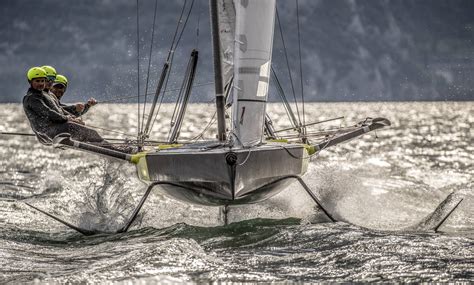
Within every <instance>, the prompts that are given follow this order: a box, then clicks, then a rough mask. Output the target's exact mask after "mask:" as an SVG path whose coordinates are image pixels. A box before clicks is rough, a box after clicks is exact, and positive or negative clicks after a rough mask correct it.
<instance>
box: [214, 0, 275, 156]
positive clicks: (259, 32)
mask: <svg viewBox="0 0 474 285" xmlns="http://www.w3.org/2000/svg"><path fill="white" fill-rule="evenodd" d="M274 21H275V0H234V1H231V0H222V1H220V3H219V33H220V38H221V59H222V61H221V62H222V69H223V74H222V76H223V82H224V85H225V86H227V87H228V86H229V84H230V83H231V82H232V81H233V87H234V88H233V90H232V92H233V100H234V101H233V110H232V129H233V133H234V136H235V138H236V143H237V144H239V145H242V146H244V147H246V146H252V145H255V144H258V143H260V142H261V140H262V137H263V125H264V117H265V103H266V102H267V97H268V87H269V79H270V78H269V76H270V68H271V58H272V46H273V27H274Z"/></svg>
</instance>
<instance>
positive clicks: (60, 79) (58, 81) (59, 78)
mask: <svg viewBox="0 0 474 285" xmlns="http://www.w3.org/2000/svg"><path fill="white" fill-rule="evenodd" d="M53 84H62V85H64V86H65V87H67V78H66V76H64V75H61V74H58V75H56V79H55V80H54V83H53Z"/></svg>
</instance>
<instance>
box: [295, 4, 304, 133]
mask: <svg viewBox="0 0 474 285" xmlns="http://www.w3.org/2000/svg"><path fill="white" fill-rule="evenodd" d="M296 23H297V26H298V56H299V59H300V84H301V103H302V109H303V110H302V112H303V126H304V125H306V118H305V111H304V89H303V65H302V63H301V35H300V13H299V5H298V0H296ZM305 133H306V127H303V135H305Z"/></svg>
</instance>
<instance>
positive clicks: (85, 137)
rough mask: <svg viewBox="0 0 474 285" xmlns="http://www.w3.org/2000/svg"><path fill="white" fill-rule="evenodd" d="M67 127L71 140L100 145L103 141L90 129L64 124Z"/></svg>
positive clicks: (73, 124)
mask: <svg viewBox="0 0 474 285" xmlns="http://www.w3.org/2000/svg"><path fill="white" fill-rule="evenodd" d="M66 124H68V125H69V131H70V134H71V138H72V139H73V140H78V141H83V142H93V143H102V142H104V139H103V138H102V137H101V136H100V135H99V133H98V132H97V131H95V130H93V129H91V128H88V127H86V126H83V125H79V124H75V123H66Z"/></svg>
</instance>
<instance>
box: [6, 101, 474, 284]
mask: <svg viewBox="0 0 474 285" xmlns="http://www.w3.org/2000/svg"><path fill="white" fill-rule="evenodd" d="M0 107H1V111H0V131H2V132H30V129H29V125H28V123H27V121H26V117H25V116H24V114H23V110H22V108H21V105H19V104H3V105H1V106H0ZM136 110H137V108H136V105H127V104H123V105H102V106H101V105H98V106H96V107H94V108H93V109H92V110H91V111H90V112H89V113H88V114H87V115H85V116H84V120H85V121H86V123H87V124H88V125H91V126H94V127H100V128H102V129H101V130H99V132H100V133H101V134H103V135H104V136H106V137H111V138H119V137H124V136H125V134H120V133H114V132H108V131H106V130H115V131H119V132H122V133H126V134H130V135H131V137H132V138H133V136H134V135H136V133H137V128H136V125H137V115H136ZM268 111H269V113H270V114H271V117H272V119H273V121H274V124H275V125H276V126H277V128H284V127H288V126H289V122H288V119H287V118H286V116H285V111H284V109H283V108H282V107H281V106H279V105H276V104H270V105H269V107H268ZM172 112H173V106H171V105H165V106H163V108H162V110H161V113H160V114H161V115H160V117H159V118H158V122H157V123H156V124H155V125H154V131H153V133H152V134H153V137H154V138H157V139H160V138H166V135H167V132H168V130H169V117H170V115H171V113H172ZM213 112H214V108H213V106H212V105H208V104H191V105H190V106H189V112H188V115H187V117H186V118H185V123H184V125H183V131H182V137H183V138H185V139H186V138H192V137H194V136H196V135H197V134H199V133H201V132H202V131H203V130H204V128H205V127H206V125H207V123H208V122H209V120H210V118H211V116H212V114H213ZM473 114H474V103H473V102H462V103H456V102H451V103H446V102H436V103H318V104H315V103H312V104H307V106H306V121H307V122H312V121H319V120H323V119H328V118H331V117H337V116H345V119H344V120H343V121H336V122H331V123H328V124H326V125H324V126H326V127H335V126H340V125H350V124H353V123H356V122H358V121H361V120H363V119H364V118H365V117H367V116H370V117H378V116H383V117H386V118H388V119H390V120H391V121H392V126H391V127H389V128H386V129H382V130H379V131H377V133H376V134H375V133H370V134H367V135H365V136H363V137H360V138H357V139H355V140H352V141H350V142H348V143H345V144H343V145H339V146H336V147H333V148H330V149H327V150H325V151H323V152H321V153H320V154H319V155H318V156H316V157H314V158H313V159H312V161H311V163H310V166H309V171H308V173H307V174H306V175H305V176H304V177H303V178H304V180H305V181H306V182H307V183H308V185H309V186H310V187H311V188H312V189H313V191H314V192H315V193H317V195H318V197H320V199H321V200H322V201H323V203H324V204H325V205H326V206H327V208H328V210H329V211H330V212H331V213H333V215H334V216H336V217H337V218H338V220H341V221H343V222H337V223H321V222H323V221H324V220H325V219H324V217H323V216H322V214H321V212H320V211H318V209H317V208H316V207H315V205H314V203H313V202H312V200H311V199H310V198H309V197H308V196H307V194H306V193H305V192H304V191H303V190H302V189H301V188H300V186H298V185H297V184H293V185H291V186H290V187H288V189H287V190H285V191H284V192H282V193H280V194H278V195H277V196H275V197H273V198H271V199H269V200H267V201H265V202H262V203H260V204H255V205H248V206H239V207H234V208H231V209H230V214H229V219H230V222H231V224H229V225H227V226H223V222H222V217H221V214H220V211H219V208H215V207H203V206H202V207H201V206H196V205H190V204H185V203H182V202H179V201H176V200H174V199H172V198H169V197H166V196H164V195H162V194H161V193H160V192H159V190H156V191H154V192H153V194H152V195H151V196H150V199H149V200H148V201H147V203H146V204H145V206H144V208H143V211H142V214H141V215H140V217H139V223H137V224H136V225H134V226H133V227H132V228H131V230H130V231H129V232H128V233H123V234H101V235H96V236H90V237H85V236H82V235H81V234H79V233H77V232H75V231H73V230H71V229H69V228H67V227H65V226H63V225H62V224H60V223H58V222H56V221H54V220H52V219H50V218H48V217H46V216H44V215H43V214H41V213H39V212H37V211H35V210H34V209H32V208H30V207H28V206H27V205H26V204H25V202H28V203H30V204H32V205H35V206H37V207H39V208H41V209H44V210H46V211H48V212H50V213H53V214H55V215H57V216H60V217H62V218H64V219H65V220H67V221H69V222H71V223H72V224H75V225H79V226H81V227H87V228H91V229H96V230H101V231H114V230H116V229H118V228H120V227H121V226H122V225H123V223H124V221H125V220H126V218H127V217H128V216H129V215H130V212H131V210H132V209H133V207H134V206H135V205H136V203H137V202H138V200H139V199H140V197H141V195H142V194H143V192H144V191H145V185H144V184H142V183H141V182H140V181H138V179H137V178H136V175H135V169H134V166H133V165H131V164H127V163H122V162H117V161H108V160H106V159H104V158H102V157H99V156H97V155H94V154H89V153H84V152H78V151H74V150H59V149H53V148H50V147H46V146H43V145H41V144H39V143H38V142H37V141H36V140H35V139H34V138H30V137H22V136H5V135H0V228H1V230H0V283H20V282H41V283H43V282H51V283H56V282H57V283H65V282H81V283H96V282H105V281H117V282H124V283H129V282H134V283H141V282H152V283H165V282H169V283H194V282H210V281H211V282H212V281H216V282H256V281H262V282H275V281H280V282H284V281H289V282H296V281H307V282H325V281H326V282H330V281H335V282H357V281H362V282H364V281H378V282H453V281H459V282H469V281H470V282H473V281H474V211H473V210H472V209H474V193H473V185H474V183H473V182H474V180H473V174H474V167H473V166H474V165H473V164H474V155H473V153H474V131H473V127H474V115H473ZM322 127H323V125H316V126H314V127H312V129H313V130H318V129H320V128H322ZM104 129H106V130H104ZM214 131H215V126H212V127H211V128H209V129H208V130H207V131H206V132H204V137H205V138H206V137H207V138H212V136H213V134H214ZM451 193H453V194H451ZM448 195H451V196H450V197H451V198H452V201H448V202H449V203H447V204H448V206H449V204H452V203H454V202H455V201H458V200H460V199H463V201H462V202H461V204H460V205H459V207H458V208H457V209H456V210H455V211H454V212H453V213H452V215H450V216H449V218H448V219H447V220H446V221H445V223H444V224H443V225H442V226H441V227H440V229H439V230H440V232H439V233H434V232H433V231H431V230H430V225H431V224H430V222H426V221H425V222H426V223H420V221H422V220H423V219H424V218H425V217H427V216H429V215H430V214H432V213H433V212H434V211H435V209H436V208H437V207H438V205H439V204H440V203H441V202H442V201H443V200H445V198H446V197H448ZM448 208H449V207H448Z"/></svg>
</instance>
